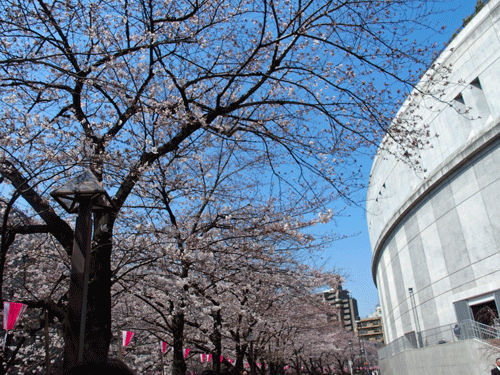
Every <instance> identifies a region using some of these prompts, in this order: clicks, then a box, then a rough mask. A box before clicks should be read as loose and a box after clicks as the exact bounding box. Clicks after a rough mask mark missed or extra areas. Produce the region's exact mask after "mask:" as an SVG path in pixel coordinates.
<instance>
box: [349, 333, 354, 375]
mask: <svg viewBox="0 0 500 375" xmlns="http://www.w3.org/2000/svg"><path fill="white" fill-rule="evenodd" d="M348 344H349V352H350V354H351V355H350V357H349V362H348V364H349V370H350V372H351V375H352V365H353V361H352V341H351V340H349V342H348Z"/></svg>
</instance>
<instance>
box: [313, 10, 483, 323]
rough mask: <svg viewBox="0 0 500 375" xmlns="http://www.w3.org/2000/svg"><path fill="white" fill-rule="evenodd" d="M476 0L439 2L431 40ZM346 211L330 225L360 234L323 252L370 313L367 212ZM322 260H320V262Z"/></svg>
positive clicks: (363, 313)
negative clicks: (439, 28) (439, 26)
mask: <svg viewBox="0 0 500 375" xmlns="http://www.w3.org/2000/svg"><path fill="white" fill-rule="evenodd" d="M475 5H476V0H443V1H441V2H440V3H439V4H438V6H439V8H440V9H442V10H443V13H440V14H438V15H436V16H435V20H436V22H440V23H441V24H442V25H445V26H446V29H445V30H444V32H443V33H442V34H438V35H433V36H432V37H431V38H430V40H432V41H433V42H434V41H435V42H437V43H438V44H439V45H441V46H442V45H444V43H445V42H447V41H448V40H449V39H450V37H451V35H452V34H453V33H454V32H455V31H456V30H457V29H458V28H459V27H461V26H462V20H463V19H464V18H466V17H467V16H468V15H470V14H472V13H473V12H474V8H475ZM371 164H372V161H371V160H370V159H369V158H367V160H366V162H365V165H363V167H365V168H366V173H364V175H365V178H366V183H368V176H369V172H370V168H371ZM345 215H349V216H343V217H339V218H337V219H336V221H335V222H334V223H331V224H329V226H332V227H331V228H330V229H331V230H332V231H334V232H336V233H339V234H342V235H349V234H354V233H358V232H359V234H358V235H356V236H353V237H350V238H347V239H343V240H340V241H337V242H335V243H334V244H333V245H332V246H331V247H330V249H329V250H328V251H327V252H325V253H323V254H321V255H322V256H323V258H324V259H323V261H326V267H327V268H336V269H338V270H340V271H341V272H342V273H345V274H346V276H347V281H346V285H345V286H344V288H345V289H347V290H349V291H351V293H352V296H353V298H356V299H357V301H358V309H359V315H360V317H362V318H363V317H367V316H369V315H371V314H372V313H373V312H374V311H375V306H376V305H377V304H378V302H379V300H378V294H377V288H376V287H375V284H374V282H373V278H372V271H371V256H372V252H371V247H370V239H369V236H368V227H367V224H366V216H365V212H364V210H363V209H362V208H356V207H351V208H349V209H348V210H347V212H346V213H345ZM320 262H321V261H318V263H320Z"/></svg>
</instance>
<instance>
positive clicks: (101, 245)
mask: <svg viewBox="0 0 500 375" xmlns="http://www.w3.org/2000/svg"><path fill="white" fill-rule="evenodd" d="M101 219H102V220H96V222H95V223H94V228H95V230H94V237H93V239H94V241H93V246H92V251H91V256H90V269H89V284H88V295H87V319H86V324H85V335H84V351H83V362H85V363H99V364H103V363H106V361H107V358H108V351H109V345H110V343H111V251H112V242H111V241H112V233H111V230H109V229H108V231H104V230H101V227H105V228H110V227H111V226H112V224H110V225H105V224H106V223H107V222H108V221H110V222H112V219H111V217H110V216H103V217H101ZM73 281H74V280H73V275H72V280H71V282H72V283H73ZM78 285H79V280H77V282H76V283H74V286H75V290H73V291H71V286H70V293H71V292H76V293H77V294H81V295H82V296H83V291H82V290H80V291H79V290H78ZM80 313H81V312H80V311H72V306H71V305H69V306H68V319H66V320H65V322H64V325H65V328H64V332H65V340H64V343H65V346H64V365H63V367H64V372H67V371H68V370H69V369H70V368H71V367H73V366H75V365H76V364H78V362H79V358H78V348H79V332H80V316H81V315H80Z"/></svg>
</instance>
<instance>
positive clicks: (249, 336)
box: [247, 332, 255, 375]
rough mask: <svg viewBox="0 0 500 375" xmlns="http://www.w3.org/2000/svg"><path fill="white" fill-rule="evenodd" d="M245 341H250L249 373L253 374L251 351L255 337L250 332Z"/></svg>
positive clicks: (253, 366) (253, 364) (253, 365)
mask: <svg viewBox="0 0 500 375" xmlns="http://www.w3.org/2000/svg"><path fill="white" fill-rule="evenodd" d="M247 341H248V342H249V343H250V375H255V358H254V352H253V342H254V341H255V339H254V337H253V333H252V332H250V333H249V334H248V336H247Z"/></svg>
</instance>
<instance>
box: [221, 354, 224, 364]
mask: <svg viewBox="0 0 500 375" xmlns="http://www.w3.org/2000/svg"><path fill="white" fill-rule="evenodd" d="M222 362H224V356H223V355H221V356H220V363H222Z"/></svg>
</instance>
